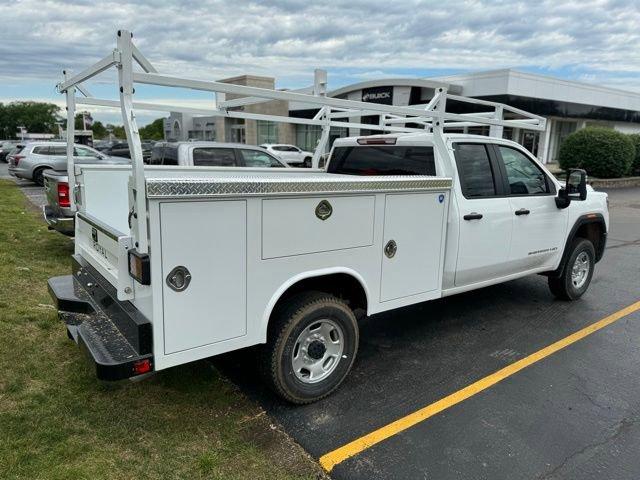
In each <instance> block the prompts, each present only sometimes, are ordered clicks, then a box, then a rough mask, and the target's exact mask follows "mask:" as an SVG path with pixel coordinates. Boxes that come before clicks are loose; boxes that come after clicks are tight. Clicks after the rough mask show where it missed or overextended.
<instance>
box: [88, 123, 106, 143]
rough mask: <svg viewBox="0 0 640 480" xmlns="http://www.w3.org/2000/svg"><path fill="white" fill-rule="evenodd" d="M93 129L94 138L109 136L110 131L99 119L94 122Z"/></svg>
mask: <svg viewBox="0 0 640 480" xmlns="http://www.w3.org/2000/svg"><path fill="white" fill-rule="evenodd" d="M91 130H92V131H93V138H95V139H102V138H107V136H108V135H109V132H107V128H106V127H105V126H104V125H103V124H102V122H101V121H99V120H96V121H94V122H93V125H92V126H91Z"/></svg>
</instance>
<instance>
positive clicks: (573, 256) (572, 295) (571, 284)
mask: <svg viewBox="0 0 640 480" xmlns="http://www.w3.org/2000/svg"><path fill="white" fill-rule="evenodd" d="M570 252H571V253H570V254H569V257H568V258H567V262H566V264H565V265H564V268H563V269H562V275H560V276H559V277H549V289H550V290H551V293H553V295H554V296H556V297H557V298H559V299H561V300H577V299H578V298H580V297H581V296H582V295H583V294H584V293H585V292H586V291H587V289H588V288H589V284H590V283H591V278H592V277H593V271H594V268H595V265H596V261H595V259H596V253H595V249H594V248H593V244H592V243H591V242H590V241H589V240H586V239H584V238H576V239H575V240H574V241H573V242H572V243H571V246H570Z"/></svg>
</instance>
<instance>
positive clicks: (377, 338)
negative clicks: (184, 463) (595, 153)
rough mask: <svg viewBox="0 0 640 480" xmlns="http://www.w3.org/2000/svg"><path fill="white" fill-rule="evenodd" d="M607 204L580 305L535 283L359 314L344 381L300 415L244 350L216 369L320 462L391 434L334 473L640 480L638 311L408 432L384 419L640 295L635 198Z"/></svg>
mask: <svg viewBox="0 0 640 480" xmlns="http://www.w3.org/2000/svg"><path fill="white" fill-rule="evenodd" d="M610 199H611V218H612V225H611V232H610V236H609V241H608V248H607V251H606V254H605V256H604V259H603V260H602V262H600V263H599V264H598V266H597V268H596V273H595V276H594V279H593V282H592V284H591V287H590V289H589V291H588V292H587V294H586V295H585V296H584V297H583V298H582V299H581V300H579V301H577V302H573V303H567V302H562V301H558V300H555V299H554V298H553V297H552V296H551V293H550V292H549V290H548V288H547V283H546V278H544V277H541V276H533V277H529V278H525V279H520V280H516V281H512V282H509V283H506V284H503V285H497V286H494V287H489V288H485V289H482V290H479V291H474V292H470V293H467V294H463V295H458V296H455V297H450V298H446V299H442V300H439V301H435V302H431V303H425V304H422V305H417V306H412V307H408V308H405V309H402V310H399V311H395V312H392V313H386V314H382V315H378V316H376V317H372V318H369V319H367V320H366V321H365V323H364V324H363V325H362V329H361V337H360V351H359V354H358V359H357V361H356V364H355V366H354V369H353V370H352V372H351V374H350V376H349V377H348V378H347V380H346V381H345V383H344V384H343V385H342V386H341V388H340V389H339V390H338V391H337V392H336V393H335V394H333V395H332V396H330V397H329V398H327V399H325V400H323V401H321V402H319V403H316V404H313V405H309V406H305V407H291V406H288V405H285V404H283V403H282V402H281V401H279V400H277V399H276V398H275V397H273V396H272V395H271V394H270V393H269V392H268V391H266V390H265V389H264V388H263V387H262V385H261V384H260V383H259V381H258V380H257V378H256V376H255V375H252V374H247V372H251V371H252V369H251V367H250V365H251V360H250V359H249V358H247V357H248V356H243V355H230V356H227V357H224V358H223V359H222V360H218V361H217V363H218V364H219V365H221V366H222V368H223V369H224V370H225V371H226V372H227V374H228V375H229V376H230V377H231V379H232V380H233V381H235V382H236V383H238V384H239V385H241V386H242V388H243V389H244V390H245V391H246V392H247V393H248V394H249V395H250V396H251V397H253V398H254V399H256V400H257V401H258V402H260V403H261V404H262V405H263V407H264V408H265V410H266V411H267V412H268V413H269V414H270V415H271V416H272V417H274V418H275V419H276V420H277V421H278V422H280V423H281V424H282V426H283V427H284V429H285V430H286V431H287V432H289V434H290V435H291V436H292V437H293V438H294V439H295V440H296V441H297V442H298V443H300V444H301V445H302V446H303V447H304V448H305V449H306V450H307V451H308V452H309V453H310V454H311V455H312V456H313V457H314V458H316V459H321V458H323V459H324V460H326V458H327V454H329V457H331V455H332V452H333V453H334V454H335V452H336V450H337V449H340V448H341V447H343V446H344V445H346V444H349V443H350V442H353V441H354V440H357V439H361V438H362V437H363V436H367V435H369V434H371V432H374V431H379V429H381V428H382V430H385V429H390V430H391V431H388V430H385V431H384V432H383V433H384V435H389V436H388V438H386V439H384V440H382V441H379V442H377V443H375V442H374V443H375V444H374V445H373V446H371V447H370V448H368V446H367V444H368V442H370V440H371V438H370V436H369V437H365V438H364V439H363V440H362V442H361V444H360V446H359V447H357V453H356V454H354V455H353V456H351V457H349V458H346V459H344V460H343V461H341V462H339V463H337V464H336V465H335V467H334V468H333V470H332V471H331V476H332V477H333V478H336V479H372V478H394V479H395V478H402V479H414V478H416V479H516V478H527V479H530V478H540V479H542V478H544V479H552V478H563V479H567V478H575V479H589V478H593V479H602V478H607V479H629V478H640V458H639V457H638V455H637V452H638V451H640V382H639V381H638V373H639V372H640V349H639V348H638V347H639V342H640V340H639V339H640V311H638V310H635V311H634V312H632V313H629V314H627V315H625V316H622V314H621V315H620V316H621V318H620V319H617V320H616V321H612V322H611V324H610V325H608V326H606V327H605V328H602V329H601V330H599V331H597V332H595V333H593V334H590V335H588V336H586V337H585V338H583V339H581V340H579V341H577V342H575V343H573V344H571V345H568V346H566V348H561V349H559V351H557V352H556V353H553V354H551V355H549V356H548V357H546V358H543V359H542V360H539V361H536V362H534V363H532V364H531V365H528V366H526V368H523V369H522V370H520V371H519V372H517V373H515V374H513V375H510V376H508V378H505V379H504V380H502V381H501V382H499V383H497V384H495V385H493V386H490V387H489V388H486V389H483V390H481V391H480V392H479V393H477V394H475V395H472V396H470V398H468V399H466V400H464V401H462V402H460V403H457V404H454V405H452V406H450V408H446V409H444V410H443V411H441V412H440V413H437V414H435V415H432V416H430V417H429V418H427V419H426V420H424V421H417V422H416V423H415V425H413V426H411V427H410V428H407V429H404V430H402V431H397V432H396V430H398V429H397V425H396V426H395V427H394V424H393V423H392V422H396V421H398V420H401V421H402V419H405V418H406V417H407V416H411V415H412V414H415V412H420V411H421V409H424V407H426V406H430V405H432V404H434V402H438V401H439V400H441V399H443V398H445V397H447V396H449V395H450V394H452V393H455V392H458V391H459V390H461V389H463V388H465V387H467V386H469V385H471V384H474V382H477V381H483V379H486V378H487V377H488V376H490V375H491V374H493V373H494V372H496V371H499V370H500V369H503V368H504V367H507V366H509V365H513V364H514V363H515V362H518V361H521V360H523V359H527V358H528V356H529V355H531V354H533V353H535V352H538V351H540V350H541V349H543V348H544V347H547V346H548V345H550V344H553V343H554V342H556V341H558V340H561V339H564V338H565V337H567V336H569V335H571V334H573V333H574V332H577V331H580V330H581V329H583V328H585V327H587V326H589V325H592V324H594V323H595V322H598V321H600V320H601V319H603V318H605V317H608V316H609V315H611V314H613V313H615V312H618V311H620V310H621V309H623V308H625V307H627V306H629V305H631V304H634V303H635V302H637V301H638V300H640V190H637V189H636V190H612V191H611V192H610ZM636 308H637V307H636ZM623 313H624V312H623ZM525 361H526V360H525ZM243 363H246V364H247V365H243ZM419 414H421V413H419ZM389 424H391V426H389ZM338 457H339V455H338Z"/></svg>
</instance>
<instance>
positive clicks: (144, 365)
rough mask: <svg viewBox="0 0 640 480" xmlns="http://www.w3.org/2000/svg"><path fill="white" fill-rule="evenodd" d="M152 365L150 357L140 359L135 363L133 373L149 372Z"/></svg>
mask: <svg viewBox="0 0 640 480" xmlns="http://www.w3.org/2000/svg"><path fill="white" fill-rule="evenodd" d="M152 367H153V365H151V360H149V359H148V358H145V359H144V360H138V361H136V362H134V363H133V374H134V375H142V374H144V373H149V372H150V371H151V370H152Z"/></svg>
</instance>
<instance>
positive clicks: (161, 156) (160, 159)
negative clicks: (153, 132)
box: [149, 143, 178, 165]
mask: <svg viewBox="0 0 640 480" xmlns="http://www.w3.org/2000/svg"><path fill="white" fill-rule="evenodd" d="M149 163H150V164H151V165H178V148H177V147H175V146H172V145H168V144H166V143H157V144H156V145H154V147H153V148H152V149H151V160H150V161H149Z"/></svg>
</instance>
